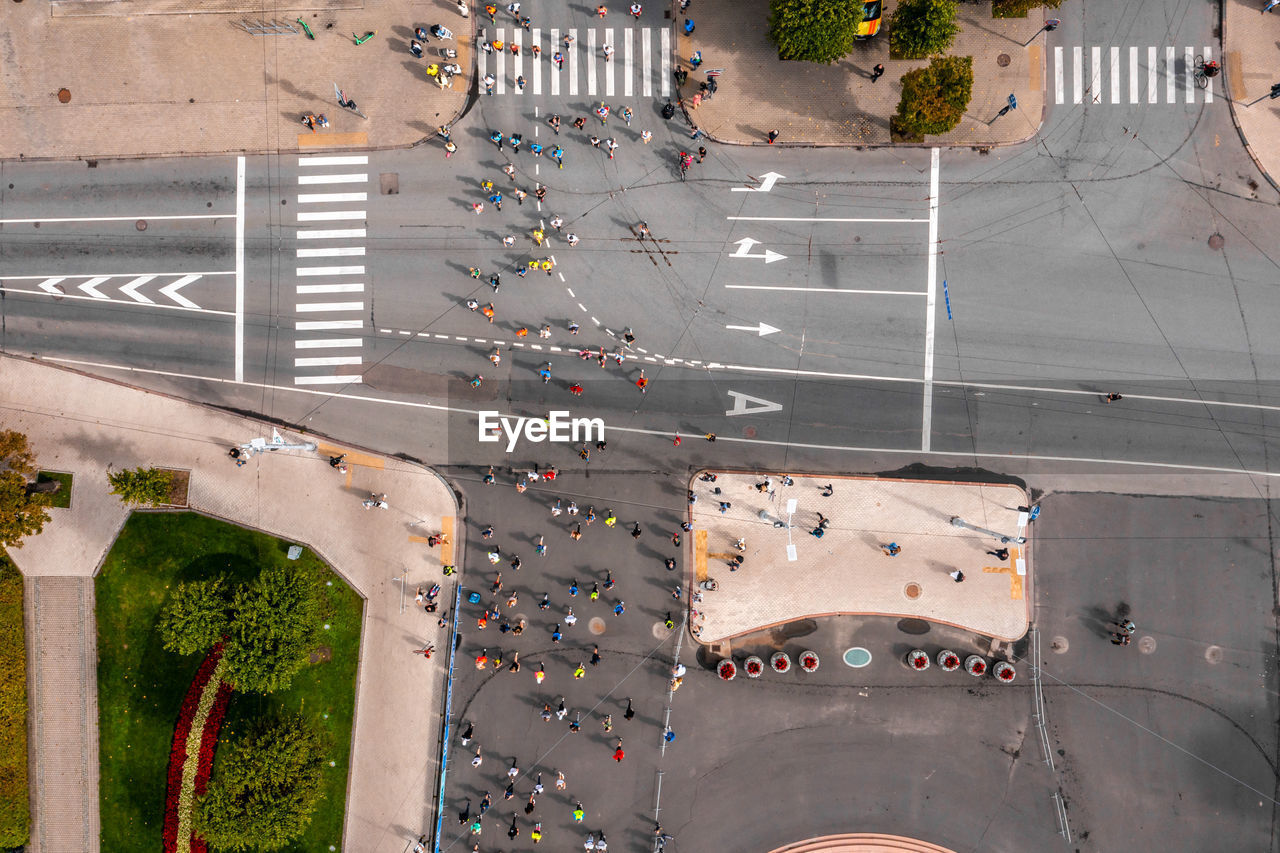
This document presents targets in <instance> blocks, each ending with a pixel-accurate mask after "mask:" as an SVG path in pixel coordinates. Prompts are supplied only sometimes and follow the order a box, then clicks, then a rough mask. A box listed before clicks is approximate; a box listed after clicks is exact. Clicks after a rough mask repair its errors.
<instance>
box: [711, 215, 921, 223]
mask: <svg viewBox="0 0 1280 853" xmlns="http://www.w3.org/2000/svg"><path fill="white" fill-rule="evenodd" d="M725 219H730V220H737V221H740V222H907V223H911V222H928V221H929V219H928V218H927V217H926V218H923V219H915V218H905V219H902V218H894V217H888V218H885V217H865V216H861V217H854V218H851V219H841V218H837V217H828V216H726V217H725Z"/></svg>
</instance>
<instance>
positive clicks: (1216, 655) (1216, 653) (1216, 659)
mask: <svg viewBox="0 0 1280 853" xmlns="http://www.w3.org/2000/svg"><path fill="white" fill-rule="evenodd" d="M1204 659H1205V660H1207V661H1208V662H1209V663H1222V646H1210V647H1209V648H1207V649H1205V650H1204Z"/></svg>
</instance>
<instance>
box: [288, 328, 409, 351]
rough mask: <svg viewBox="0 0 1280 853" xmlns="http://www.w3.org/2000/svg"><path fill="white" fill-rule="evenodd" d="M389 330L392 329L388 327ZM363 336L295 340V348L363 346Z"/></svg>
mask: <svg viewBox="0 0 1280 853" xmlns="http://www.w3.org/2000/svg"><path fill="white" fill-rule="evenodd" d="M387 331H390V329H388V330H387ZM362 346H364V340H363V339H362V338H312V339H310V340H300V341H294V342H293V348H294V349H336V348H339V347H362Z"/></svg>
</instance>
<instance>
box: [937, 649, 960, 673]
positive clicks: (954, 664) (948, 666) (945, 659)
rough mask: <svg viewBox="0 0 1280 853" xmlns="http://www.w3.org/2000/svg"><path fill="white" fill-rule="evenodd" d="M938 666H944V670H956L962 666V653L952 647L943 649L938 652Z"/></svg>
mask: <svg viewBox="0 0 1280 853" xmlns="http://www.w3.org/2000/svg"><path fill="white" fill-rule="evenodd" d="M938 666H940V667H942V671H943V672H955V671H956V670H957V669H959V668H960V655H958V654H956V653H955V652H953V651H951V649H943V650H942V651H940V652H938Z"/></svg>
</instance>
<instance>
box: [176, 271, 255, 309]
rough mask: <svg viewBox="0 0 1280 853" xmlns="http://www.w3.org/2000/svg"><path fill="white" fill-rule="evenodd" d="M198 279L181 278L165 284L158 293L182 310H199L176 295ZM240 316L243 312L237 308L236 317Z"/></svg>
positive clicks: (190, 302)
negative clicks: (179, 306)
mask: <svg viewBox="0 0 1280 853" xmlns="http://www.w3.org/2000/svg"><path fill="white" fill-rule="evenodd" d="M198 278H200V276H198V275H184V276H183V277H182V278H180V279H178V280H177V281H175V282H173V283H171V284H166V285H165V286H164V287H162V288H160V292H161V293H163V294H164V295H165V296H167V297H169V298H170V299H172V300H173V301H174V302H176V303H178V304H179V305H181V306H182V307H183V308H199V307H200V306H199V305H197V304H195V303H194V302H192V301H191V300H190V299H188V298H187V297H185V296H183V295H181V294H180V293H178V291H179V290H181V289H182V288H184V287H186V286H187V285H188V284H190V283H191V282H193V281H195V280H196V279H198ZM241 314H243V310H242V309H240V308H239V307H237V310H236V315H237V316H240V315H241Z"/></svg>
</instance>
